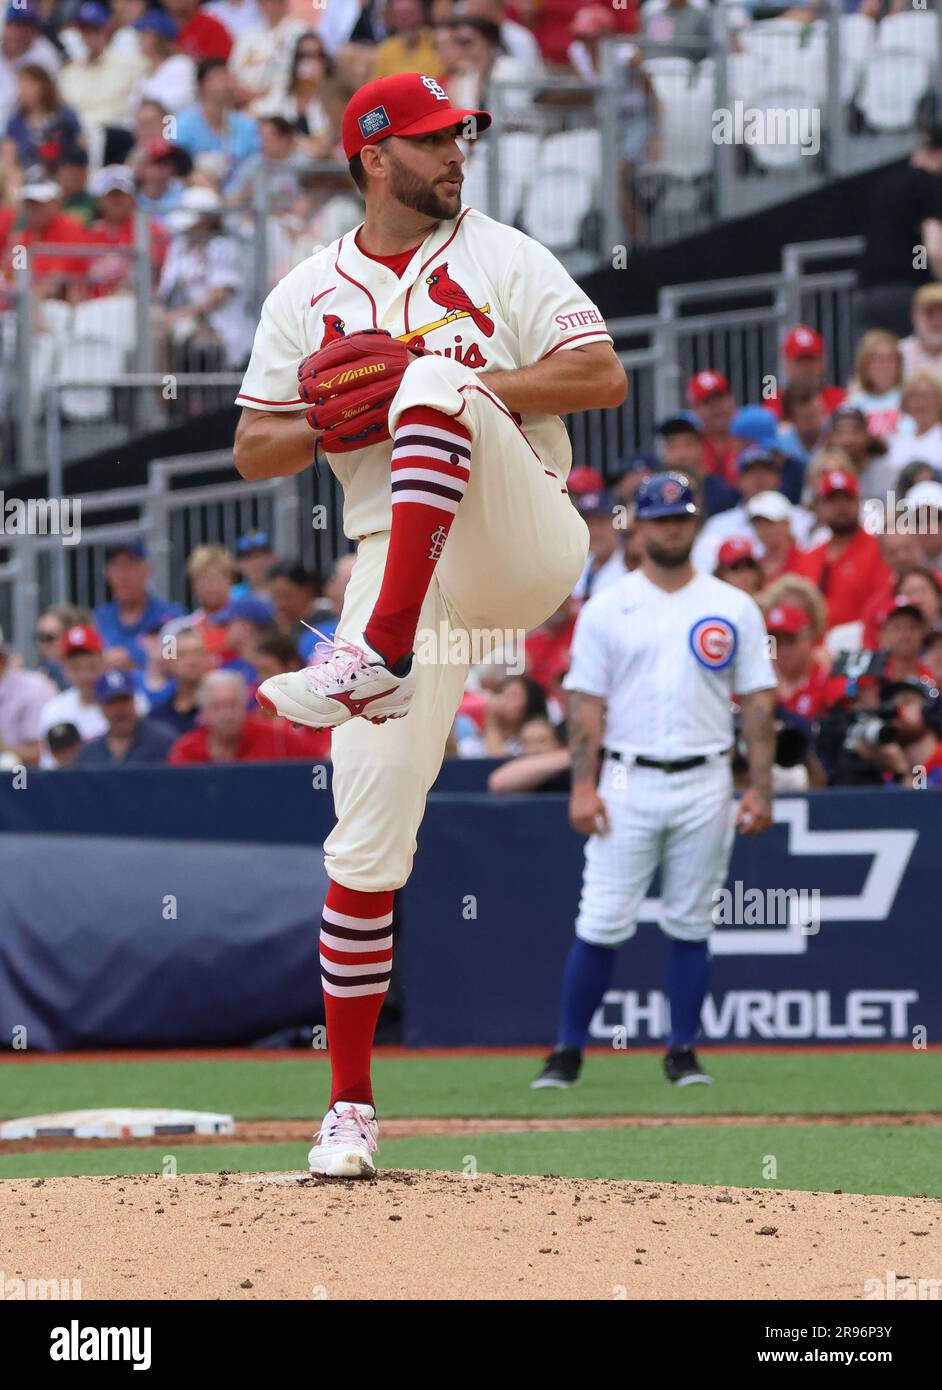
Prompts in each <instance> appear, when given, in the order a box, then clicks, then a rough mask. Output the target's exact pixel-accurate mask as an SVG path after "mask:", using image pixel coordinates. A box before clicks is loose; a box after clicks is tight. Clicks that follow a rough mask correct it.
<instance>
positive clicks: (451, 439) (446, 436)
mask: <svg viewBox="0 0 942 1390" xmlns="http://www.w3.org/2000/svg"><path fill="white" fill-rule="evenodd" d="M400 434H402V435H409V434H424V435H425V436H426V437H427V438H429V439H440V440H441V441H442V444H443V445H448V444H463V445H464V447H465V448H466V449H467V448H469V447H470V445H471V440H470V439H469V438H468V436H467V435H466V434H459V432H458V431H457V430H446V429H441V428H440V427H439V426H438V425H416V424H412V425H399V426H398V427H397V429H396V433H395V434H394V435H393V449H394V450H395V446H396V440H397V439H398V438H399V436H400Z"/></svg>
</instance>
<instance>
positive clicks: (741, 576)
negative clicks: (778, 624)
mask: <svg viewBox="0 0 942 1390" xmlns="http://www.w3.org/2000/svg"><path fill="white" fill-rule="evenodd" d="M713 577H714V579H722V580H723V581H724V582H725V583H726V584H732V586H733V588H734V589H742V591H743V593H745V594H751V595H752V597H753V598H755V596H756V594H757V593H758V592H759V590H760V589H761V588H762V570H761V568H760V566H759V557H758V555H757V554H756V548H755V546H754V545H753V544H752V541H751V540H750V539H749V537H748V536H730V538H729V540H728V541H724V542H723V544H722V545H721V546H720V548H719V550H718V551H717V552H716V569H715V570H714V571H713Z"/></svg>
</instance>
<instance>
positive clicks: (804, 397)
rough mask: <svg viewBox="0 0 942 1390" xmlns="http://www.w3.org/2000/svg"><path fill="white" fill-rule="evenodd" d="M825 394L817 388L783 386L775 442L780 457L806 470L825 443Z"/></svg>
mask: <svg viewBox="0 0 942 1390" xmlns="http://www.w3.org/2000/svg"><path fill="white" fill-rule="evenodd" d="M825 420H826V415H825V410H824V392H823V391H822V390H821V388H820V386H786V387H785V390H784V391H783V392H782V423H781V424H780V425H779V427H778V436H777V442H778V447H779V449H781V451H782V453H783V454H786V455H787V456H788V457H789V458H793V459H797V460H798V462H799V463H800V464H801V465H802V468H805V469H806V468H807V467H808V464H809V463H810V462H811V459H812V456H813V455H814V454H815V453H817V451H818V449H819V448H820V447H821V445H822V444H823V442H824V433H825V430H824V426H825Z"/></svg>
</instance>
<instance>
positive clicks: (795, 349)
mask: <svg viewBox="0 0 942 1390" xmlns="http://www.w3.org/2000/svg"><path fill="white" fill-rule="evenodd" d="M782 354H783V356H785V357H787V358H788V360H789V361H790V362H794V361H796V360H797V359H798V358H799V357H823V356H824V339H823V338H822V337H821V334H820V333H816V332H815V331H814V329H813V328H808V327H806V326H805V324H803V323H800V324H799V325H798V327H797V328H793V329H792V331H791V332H790V333H789V335H788V337H787V338H786V339H785V342H784V343H783V345H782Z"/></svg>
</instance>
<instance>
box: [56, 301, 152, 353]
mask: <svg viewBox="0 0 942 1390" xmlns="http://www.w3.org/2000/svg"><path fill="white" fill-rule="evenodd" d="M72 335H73V337H74V338H80V339H82V340H90V341H94V342H102V343H107V344H112V345H114V346H116V347H120V348H122V349H124V350H125V351H129V350H130V349H131V348H133V347H134V345H135V343H136V342H137V305H136V302H135V299H134V296H133V294H111V295H107V296H106V297H105V298H103V299H88V300H86V301H85V303H84V304H77V305H76V306H75V313H74V317H73V320H72ZM77 360H80V359H77Z"/></svg>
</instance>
